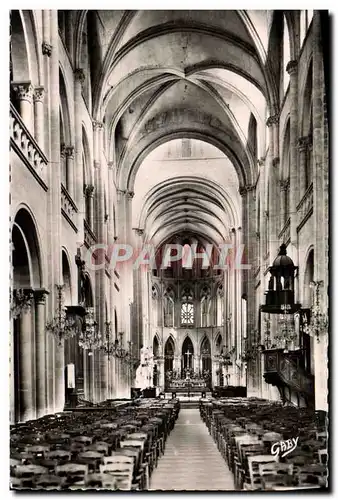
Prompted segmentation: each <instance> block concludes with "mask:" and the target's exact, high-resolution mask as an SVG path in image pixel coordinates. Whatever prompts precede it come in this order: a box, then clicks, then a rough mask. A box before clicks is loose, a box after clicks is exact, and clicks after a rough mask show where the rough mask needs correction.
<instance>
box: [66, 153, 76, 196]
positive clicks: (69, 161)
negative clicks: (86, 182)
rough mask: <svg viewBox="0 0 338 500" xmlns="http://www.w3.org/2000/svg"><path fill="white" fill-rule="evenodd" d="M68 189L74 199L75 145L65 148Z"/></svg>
mask: <svg viewBox="0 0 338 500" xmlns="http://www.w3.org/2000/svg"><path fill="white" fill-rule="evenodd" d="M65 156H66V179H67V191H68V193H69V194H70V196H71V197H72V198H73V199H74V146H67V147H66V148H65Z"/></svg>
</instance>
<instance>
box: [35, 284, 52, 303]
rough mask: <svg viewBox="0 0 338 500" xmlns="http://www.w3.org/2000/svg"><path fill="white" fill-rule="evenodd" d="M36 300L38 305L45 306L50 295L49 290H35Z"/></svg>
mask: <svg viewBox="0 0 338 500" xmlns="http://www.w3.org/2000/svg"><path fill="white" fill-rule="evenodd" d="M33 293H34V299H35V303H36V304H45V302H46V295H48V294H49V292H48V290H46V289H45V288H38V289H36V290H34V292H33Z"/></svg>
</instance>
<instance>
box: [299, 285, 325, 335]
mask: <svg viewBox="0 0 338 500" xmlns="http://www.w3.org/2000/svg"><path fill="white" fill-rule="evenodd" d="M322 285H323V281H312V283H311V284H310V286H311V288H314V289H315V293H314V295H315V296H314V301H313V305H312V307H311V310H310V323H308V322H307V321H305V325H304V332H305V333H307V334H308V335H310V336H311V337H316V338H317V342H320V334H321V332H325V331H326V330H327V328H328V324H329V320H328V316H327V314H326V313H324V312H323V311H322V310H321V307H320V304H319V287H320V286H322Z"/></svg>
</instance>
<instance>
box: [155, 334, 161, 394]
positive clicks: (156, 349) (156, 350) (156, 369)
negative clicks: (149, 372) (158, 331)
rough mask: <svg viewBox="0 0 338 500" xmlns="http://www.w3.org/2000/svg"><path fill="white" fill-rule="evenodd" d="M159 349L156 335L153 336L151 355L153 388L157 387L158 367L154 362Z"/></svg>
mask: <svg viewBox="0 0 338 500" xmlns="http://www.w3.org/2000/svg"><path fill="white" fill-rule="evenodd" d="M159 349H160V345H159V342H158V338H157V335H155V337H154V340H153V355H154V368H153V386H154V387H157V386H158V367H157V363H156V360H157V358H158V356H159Z"/></svg>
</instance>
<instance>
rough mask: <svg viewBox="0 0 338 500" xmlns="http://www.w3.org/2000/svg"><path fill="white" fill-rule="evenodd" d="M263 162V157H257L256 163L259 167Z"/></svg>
mask: <svg viewBox="0 0 338 500" xmlns="http://www.w3.org/2000/svg"><path fill="white" fill-rule="evenodd" d="M264 164H265V158H259V159H258V160H257V165H258V166H259V167H262V166H263V165H264Z"/></svg>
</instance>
